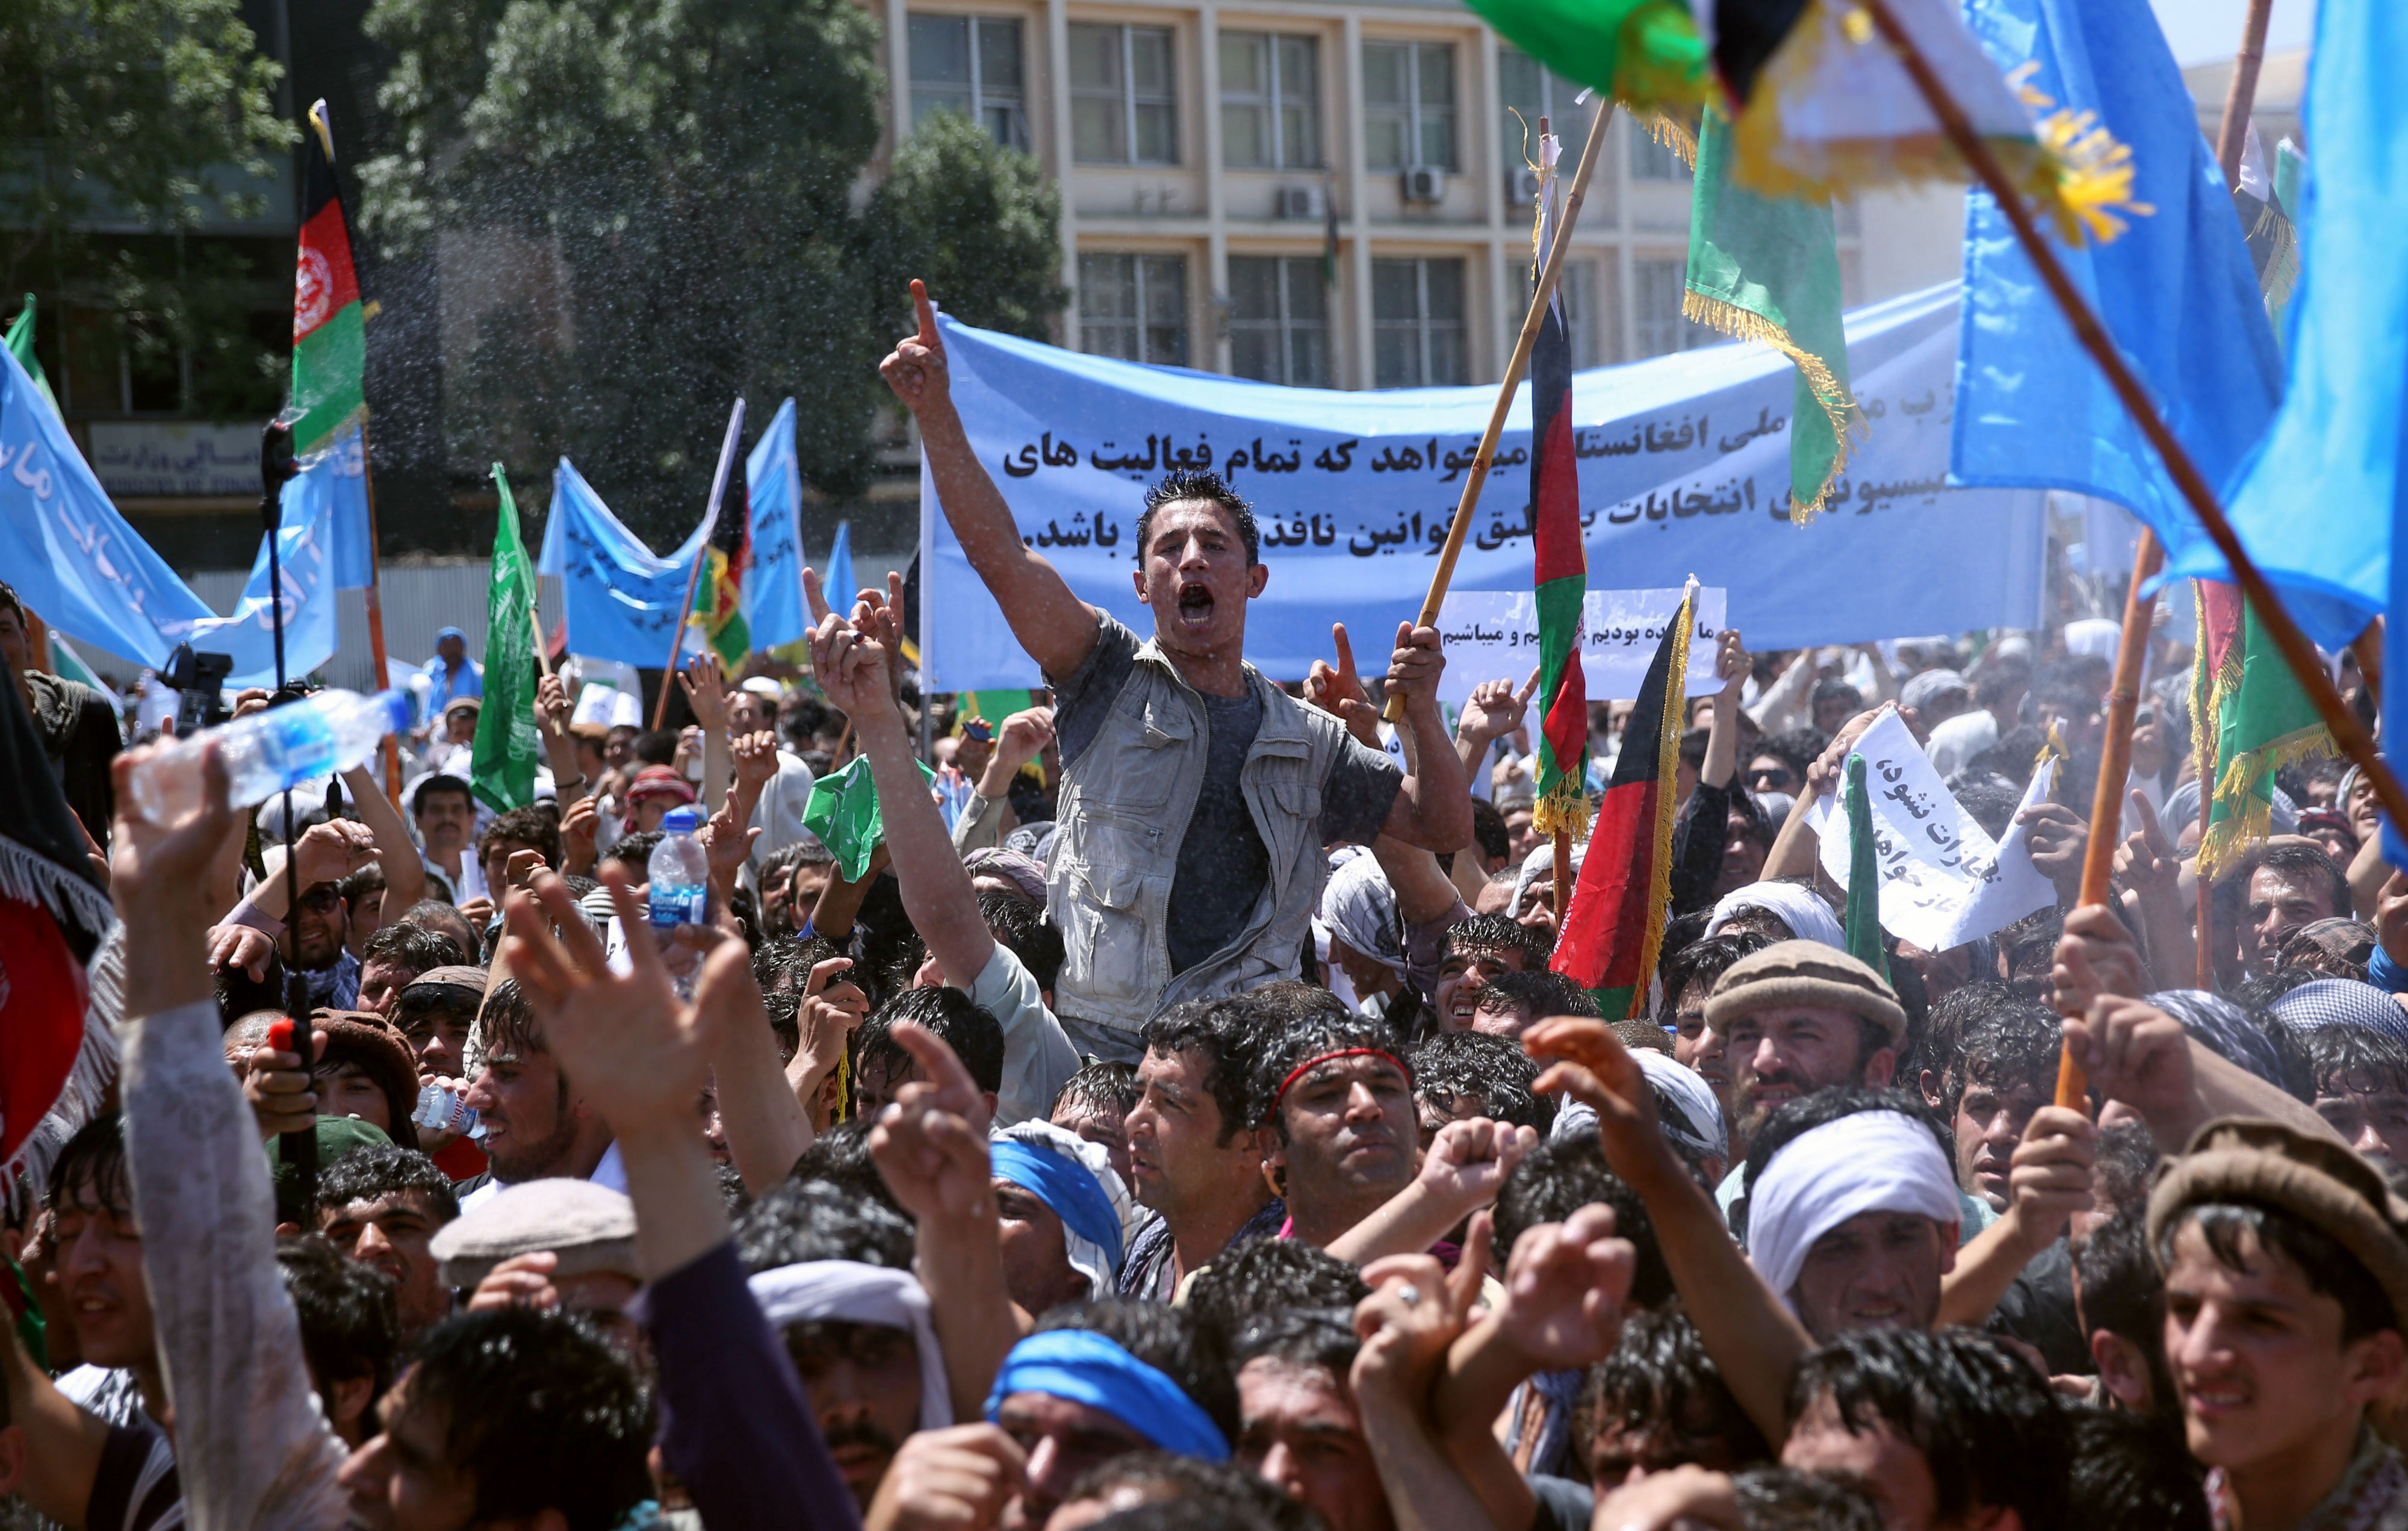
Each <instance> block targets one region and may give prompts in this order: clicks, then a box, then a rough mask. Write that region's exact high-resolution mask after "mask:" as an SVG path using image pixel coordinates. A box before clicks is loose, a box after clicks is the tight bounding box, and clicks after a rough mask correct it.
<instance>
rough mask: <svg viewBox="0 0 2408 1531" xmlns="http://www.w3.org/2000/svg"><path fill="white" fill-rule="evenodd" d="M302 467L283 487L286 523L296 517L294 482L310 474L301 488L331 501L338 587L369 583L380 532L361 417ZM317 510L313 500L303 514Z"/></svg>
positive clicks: (330, 526) (330, 529)
mask: <svg viewBox="0 0 2408 1531" xmlns="http://www.w3.org/2000/svg"><path fill="white" fill-rule="evenodd" d="M301 469H302V471H301V477H300V478H299V479H294V480H293V482H292V483H291V484H287V485H286V486H285V489H284V505H283V509H282V511H281V515H282V516H283V519H284V521H285V522H286V524H288V525H289V524H291V523H292V522H293V521H294V508H293V496H294V489H295V486H298V485H302V484H303V483H304V482H305V480H306V482H307V487H306V488H305V489H303V490H302V491H301V492H302V493H304V494H309V495H312V496H317V497H320V498H323V499H324V500H325V501H326V506H325V514H326V517H327V536H328V537H329V538H330V539H331V542H332V551H331V552H330V553H329V554H328V557H329V559H330V565H331V568H332V570H333V573H334V579H335V588H336V589H337V590H366V589H367V588H368V586H369V585H371V584H374V583H375V582H376V537H375V534H374V533H373V532H371V531H370V530H369V523H368V484H367V464H366V451H365V450H364V446H363V437H362V436H361V434H360V422H359V421H358V420H357V419H353V420H351V421H350V422H347V423H346V424H344V425H343V426H342V427H341V428H340V429H339V430H337V432H336V433H335V438H334V439H333V440H332V441H330V442H328V443H327V444H326V445H325V446H324V447H323V448H322V449H320V451H318V453H317V454H316V455H315V456H313V457H308V458H305V459H303V461H302V464H301ZM317 513H318V510H317V508H316V507H315V506H314V505H313V506H312V507H310V508H309V509H308V512H307V514H306V515H305V516H304V518H303V519H308V516H314V515H316V514H317Z"/></svg>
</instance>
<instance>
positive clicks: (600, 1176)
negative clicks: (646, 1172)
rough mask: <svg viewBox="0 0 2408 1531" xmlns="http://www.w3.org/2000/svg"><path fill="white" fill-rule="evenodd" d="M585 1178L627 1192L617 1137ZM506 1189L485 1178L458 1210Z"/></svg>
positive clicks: (468, 1208) (475, 1206) (479, 1204)
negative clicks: (592, 1171)
mask: <svg viewBox="0 0 2408 1531" xmlns="http://www.w3.org/2000/svg"><path fill="white" fill-rule="evenodd" d="M585 1178H586V1179H587V1180H592V1181H593V1182H594V1183H595V1185H598V1186H602V1187H604V1188H606V1189H608V1190H611V1191H616V1192H618V1193H619V1195H623V1196H624V1195H626V1194H627V1166H625V1165H624V1164H621V1163H620V1162H619V1140H618V1139H617V1138H612V1139H611V1140H610V1146H609V1148H606V1149H604V1150H603V1151H602V1162H601V1163H599V1164H597V1165H595V1166H594V1173H593V1174H591V1175H588V1176H586V1177H585ZM507 1189H508V1187H506V1186H504V1185H503V1184H502V1182H501V1181H499V1180H487V1181H486V1182H485V1183H484V1184H482V1185H480V1186H479V1187H477V1189H475V1190H474V1191H471V1192H469V1193H468V1194H467V1195H465V1196H462V1197H461V1198H460V1210H461V1211H463V1212H469V1211H474V1210H475V1209H478V1208H480V1207H482V1206H483V1205H484V1204H485V1203H487V1202H489V1201H491V1200H493V1199H494V1198H495V1196H497V1195H501V1194H502V1192H503V1191H505V1190H507Z"/></svg>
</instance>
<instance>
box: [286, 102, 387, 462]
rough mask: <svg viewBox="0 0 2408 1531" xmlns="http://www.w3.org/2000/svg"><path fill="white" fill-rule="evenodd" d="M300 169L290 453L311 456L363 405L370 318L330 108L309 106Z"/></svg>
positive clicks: (323, 105) (318, 105) (294, 294)
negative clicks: (339, 185) (340, 185)
mask: <svg viewBox="0 0 2408 1531" xmlns="http://www.w3.org/2000/svg"><path fill="white" fill-rule="evenodd" d="M309 127H310V131H309V132H308V133H307V134H305V135H303V136H304V138H305V139H306V140H307V146H306V148H305V150H304V153H305V155H306V158H307V163H306V164H305V165H303V167H302V171H301V249H300V259H299V262H298V264H297V265H296V266H295V268H294V275H293V408H294V410H296V411H297V412H298V413H299V416H300V418H299V419H297V420H295V421H294V422H293V450H294V452H295V453H297V454H300V455H304V456H306V455H308V453H309V452H311V451H316V450H317V449H318V448H319V447H320V446H321V445H322V444H323V443H324V442H325V441H326V439H327V438H328V437H329V436H333V435H334V434H335V432H336V430H337V428H338V427H340V426H341V425H342V424H343V423H344V422H347V421H349V420H351V418H352V417H353V416H355V415H357V414H358V413H359V412H360V411H361V410H362V409H363V408H366V394H365V393H363V392H362V388H361V382H360V375H361V373H362V371H363V370H364V369H365V368H366V365H367V355H368V349H367V317H366V314H365V313H364V312H363V311H362V309H361V308H360V278H359V272H358V270H357V268H356V267H354V266H353V265H351V220H350V219H348V218H346V217H345V216H344V214H343V197H342V193H340V192H338V191H337V189H336V187H335V138H334V135H333V133H332V132H330V131H329V130H328V128H327V126H326V103H325V102H323V101H321V102H319V103H318V104H317V105H316V106H314V107H310V108H309Z"/></svg>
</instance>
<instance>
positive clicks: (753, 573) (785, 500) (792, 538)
mask: <svg viewBox="0 0 2408 1531" xmlns="http://www.w3.org/2000/svg"><path fill="white" fill-rule="evenodd" d="M744 487H745V491H746V493H747V494H750V495H751V496H752V501H753V505H752V512H753V557H752V565H751V567H749V568H747V569H746V570H745V571H744V623H745V626H746V627H748V628H749V629H751V632H752V642H753V648H755V649H776V648H780V647H782V646H783V645H785V644H789V643H793V642H795V641H796V640H797V639H799V638H801V637H803V636H804V634H805V632H806V631H807V629H808V628H809V627H810V618H809V617H808V616H807V615H805V611H804V607H803V527H802V509H803V480H802V475H801V474H800V472H799V471H797V469H796V465H795V401H794V400H792V399H788V400H787V401H786V402H785V403H783V404H781V405H780V406H778V412H777V413H776V414H774V415H772V416H770V417H769V428H768V429H767V430H766V431H763V432H762V433H761V439H760V440H758V441H756V442H754V443H753V452H752V455H751V456H749V457H747V458H745V459H744ZM652 663H653V664H655V665H657V664H659V663H660V661H658V660H654V661H652Z"/></svg>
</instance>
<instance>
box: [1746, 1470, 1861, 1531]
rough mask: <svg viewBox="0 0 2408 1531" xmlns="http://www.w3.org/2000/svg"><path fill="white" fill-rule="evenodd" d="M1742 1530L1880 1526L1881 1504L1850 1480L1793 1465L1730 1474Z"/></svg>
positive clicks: (1842, 1530) (1852, 1530) (1840, 1530)
mask: <svg viewBox="0 0 2408 1531" xmlns="http://www.w3.org/2000/svg"><path fill="white" fill-rule="evenodd" d="M1731 1492H1732V1494H1733V1495H1735V1496H1736V1497H1737V1498H1738V1500H1739V1515H1740V1523H1741V1524H1743V1525H1745V1526H1746V1527H1747V1531H1885V1523H1884V1522H1883V1520H1882V1513H1881V1507H1880V1506H1878V1505H1876V1504H1874V1503H1873V1502H1872V1501H1871V1499H1869V1498H1867V1497H1866V1496H1865V1495H1863V1494H1862V1493H1861V1492H1859V1491H1858V1490H1857V1489H1856V1488H1855V1487H1854V1486H1853V1485H1851V1484H1847V1483H1842V1482H1841V1481H1839V1480H1837V1479H1835V1478H1825V1477H1823V1476H1821V1475H1820V1474H1817V1473H1811V1472H1799V1471H1798V1470H1797V1469H1795V1468H1793V1467H1751V1468H1749V1469H1748V1470H1747V1471H1745V1472H1742V1473H1734V1474H1732V1475H1731Z"/></svg>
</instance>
